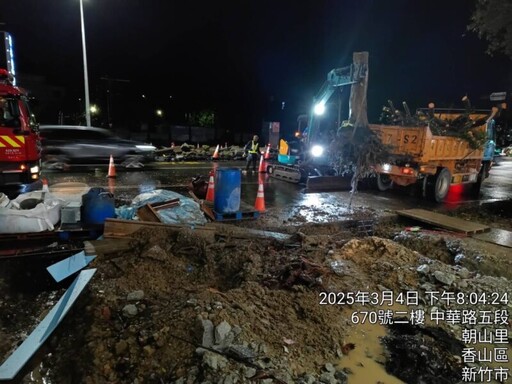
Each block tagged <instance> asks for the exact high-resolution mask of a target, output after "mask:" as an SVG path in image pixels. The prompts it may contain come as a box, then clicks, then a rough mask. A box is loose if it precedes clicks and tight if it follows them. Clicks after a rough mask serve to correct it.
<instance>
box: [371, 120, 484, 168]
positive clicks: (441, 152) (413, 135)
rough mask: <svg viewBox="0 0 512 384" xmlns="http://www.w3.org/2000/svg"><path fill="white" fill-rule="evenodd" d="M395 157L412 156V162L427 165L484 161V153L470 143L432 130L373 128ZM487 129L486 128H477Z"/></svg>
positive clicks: (426, 128) (427, 128) (392, 127)
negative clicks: (448, 161)
mask: <svg viewBox="0 0 512 384" xmlns="http://www.w3.org/2000/svg"><path fill="white" fill-rule="evenodd" d="M370 129H371V130H372V131H374V132H375V133H377V134H378V135H379V137H380V139H381V141H382V143H383V144H385V145H387V146H388V147H389V150H390V153H391V154H392V155H400V156H409V157H411V161H415V162H418V163H425V162H429V161H436V160H460V159H463V158H464V159H468V160H469V159H478V158H482V156H483V151H482V149H472V148H471V147H470V146H469V143H468V142H467V141H466V140H464V139H461V138H459V137H455V136H435V135H433V134H432V131H431V130H430V128H429V127H428V126H425V127H403V126H393V125H374V124H370ZM475 129H478V130H480V129H485V125H483V126H481V127H478V128H475Z"/></svg>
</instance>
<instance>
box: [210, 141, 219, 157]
mask: <svg viewBox="0 0 512 384" xmlns="http://www.w3.org/2000/svg"><path fill="white" fill-rule="evenodd" d="M218 158H219V145H218V144H217V148H215V152H213V156H212V159H213V160H217V159H218Z"/></svg>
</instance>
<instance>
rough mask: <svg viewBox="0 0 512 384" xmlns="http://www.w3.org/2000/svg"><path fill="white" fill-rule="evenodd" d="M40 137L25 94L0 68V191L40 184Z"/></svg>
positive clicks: (22, 189)
mask: <svg viewBox="0 0 512 384" xmlns="http://www.w3.org/2000/svg"><path fill="white" fill-rule="evenodd" d="M40 174H41V140H40V138H39V132H38V125H37V122H36V120H35V118H34V115H33V114H32V113H31V111H30V108H29V102H28V95H27V93H26V92H25V91H24V90H23V89H22V88H19V87H17V86H15V85H14V83H13V76H12V74H11V73H9V71H8V70H7V69H3V68H0V192H3V193H5V194H6V195H8V196H13V195H16V194H19V193H24V192H28V191H31V190H34V189H40V188H41V181H40Z"/></svg>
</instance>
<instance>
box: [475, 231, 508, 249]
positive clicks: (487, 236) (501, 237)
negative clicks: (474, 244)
mask: <svg viewBox="0 0 512 384" xmlns="http://www.w3.org/2000/svg"><path fill="white" fill-rule="evenodd" d="M471 237H473V238H475V239H478V240H482V241H486V242H488V243H493V244H498V245H501V246H502V247H507V248H512V232H510V231H506V230H504V229H499V228H491V230H490V231H488V232H484V233H478V234H475V235H472V236H471Z"/></svg>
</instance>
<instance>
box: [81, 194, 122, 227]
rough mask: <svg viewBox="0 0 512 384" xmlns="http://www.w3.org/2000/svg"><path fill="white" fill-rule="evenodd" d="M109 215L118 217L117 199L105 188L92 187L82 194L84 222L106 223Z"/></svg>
mask: <svg viewBox="0 0 512 384" xmlns="http://www.w3.org/2000/svg"><path fill="white" fill-rule="evenodd" d="M108 217H116V208H115V199H114V196H113V195H112V194H111V193H110V192H106V191H105V190H104V189H103V188H91V189H90V190H89V192H87V193H86V194H84V195H82V222H83V223H85V224H104V223H105V219H106V218H108Z"/></svg>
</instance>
